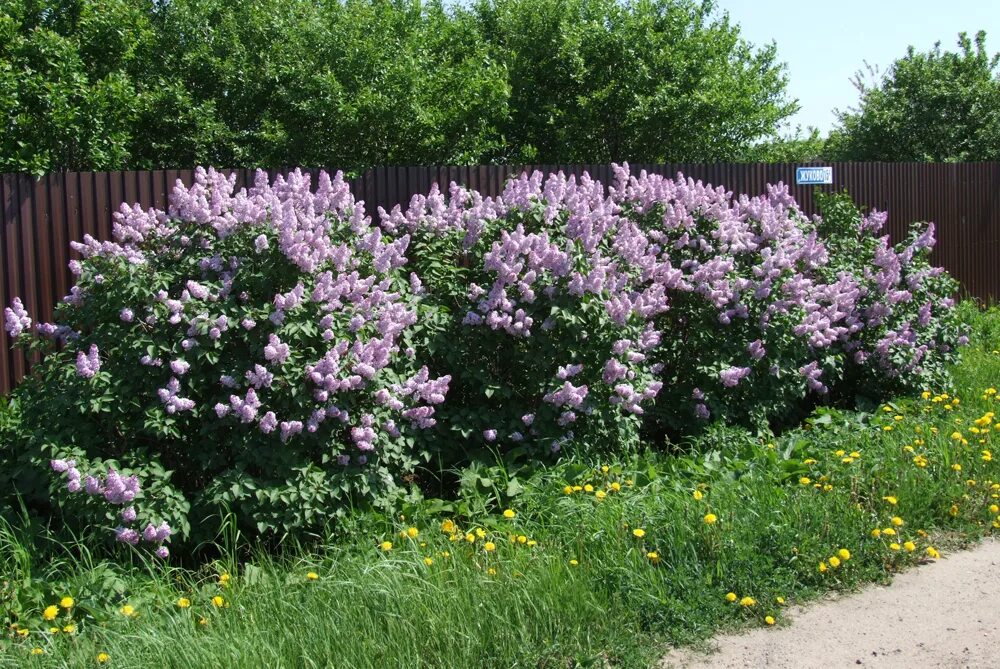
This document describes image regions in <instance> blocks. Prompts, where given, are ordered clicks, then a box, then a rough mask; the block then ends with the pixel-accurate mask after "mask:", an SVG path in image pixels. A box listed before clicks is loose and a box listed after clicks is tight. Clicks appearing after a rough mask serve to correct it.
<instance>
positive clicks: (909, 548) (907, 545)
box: [903, 541, 917, 553]
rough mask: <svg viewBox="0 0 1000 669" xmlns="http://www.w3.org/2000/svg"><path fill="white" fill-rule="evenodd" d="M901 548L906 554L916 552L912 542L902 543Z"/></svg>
mask: <svg viewBox="0 0 1000 669" xmlns="http://www.w3.org/2000/svg"><path fill="white" fill-rule="evenodd" d="M903 548H905V549H906V552H907V553H912V552H913V551H915V550H917V547H916V545H915V544H914V543H913V542H912V541H905V542H903Z"/></svg>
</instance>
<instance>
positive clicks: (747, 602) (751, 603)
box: [740, 596, 757, 608]
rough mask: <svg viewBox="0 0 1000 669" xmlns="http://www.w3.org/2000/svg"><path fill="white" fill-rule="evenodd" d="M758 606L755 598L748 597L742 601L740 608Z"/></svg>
mask: <svg viewBox="0 0 1000 669" xmlns="http://www.w3.org/2000/svg"><path fill="white" fill-rule="evenodd" d="M756 605H757V600H756V599H754V598H753V597H749V596H747V597H744V598H743V599H741V600H740V606H742V607H745V608H750V607H751V606H756Z"/></svg>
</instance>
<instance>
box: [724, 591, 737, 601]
mask: <svg viewBox="0 0 1000 669" xmlns="http://www.w3.org/2000/svg"><path fill="white" fill-rule="evenodd" d="M737 599H738V597H737V596H736V593H735V592H727V593H726V601H727V602H735V601H736V600H737Z"/></svg>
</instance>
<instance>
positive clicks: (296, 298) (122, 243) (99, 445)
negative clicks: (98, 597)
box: [7, 170, 449, 554]
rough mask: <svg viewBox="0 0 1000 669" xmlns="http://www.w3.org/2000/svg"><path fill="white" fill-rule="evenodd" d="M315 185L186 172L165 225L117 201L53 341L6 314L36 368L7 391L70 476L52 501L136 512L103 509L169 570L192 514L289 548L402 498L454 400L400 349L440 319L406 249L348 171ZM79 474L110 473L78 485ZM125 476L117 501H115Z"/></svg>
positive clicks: (44, 329)
mask: <svg viewBox="0 0 1000 669" xmlns="http://www.w3.org/2000/svg"><path fill="white" fill-rule="evenodd" d="M311 185H312V184H311V183H310V178H309V176H308V175H303V174H302V173H300V172H297V171H296V172H294V173H291V174H289V175H288V176H287V177H279V178H278V179H277V180H275V182H274V183H273V184H270V183H268V181H267V178H266V176H265V175H264V174H263V173H260V174H259V175H258V178H257V181H256V183H255V184H254V186H253V187H252V188H250V189H248V190H241V191H239V192H235V188H234V181H233V180H232V179H227V177H226V176H224V175H223V174H221V173H218V172H215V171H213V170H208V171H205V170H198V172H197V176H196V179H195V183H194V184H192V185H191V186H190V187H189V188H187V187H184V186H183V185H181V184H180V183H178V186H177V187H176V188H175V189H174V190H173V193H172V194H171V197H170V206H169V209H168V210H167V211H166V212H162V211H154V210H149V211H143V210H141V209H139V208H138V207H127V206H124V205H123V206H122V208H121V211H120V212H118V213H117V214H116V215H115V224H114V239H113V240H112V241H103V242H99V241H97V240H95V239H93V238H91V237H89V236H87V237H85V238H84V240H83V241H82V242H80V243H75V244H74V245H73V246H74V248H75V249H76V250H77V251H78V252H79V253H80V255H81V256H82V260H80V261H74V262H73V264H72V269H73V272H74V273H75V274H76V279H77V281H76V285H74V286H73V288H72V291H71V293H70V295H69V296H67V298H66V299H65V300H64V303H63V304H62V305H60V306H59V308H58V309H57V319H58V325H56V324H39V325H37V326H36V327H35V329H34V331H32V330H31V326H32V322H31V319H30V317H29V316H28V315H27V314H26V313H24V309H23V307H22V306H21V304H20V302H15V304H14V305H13V306H12V307H11V308H10V310H9V311H10V313H9V314H7V327H8V330H9V331H10V332H11V334H12V336H14V337H17V338H18V342H19V343H22V344H24V345H27V346H30V347H34V348H38V349H41V350H43V351H44V352H45V354H46V357H45V360H44V362H43V363H42V365H41V366H40V367H39V368H37V369H36V372H35V373H34V374H33V376H32V377H31V378H30V379H28V380H27V381H26V382H25V384H24V385H23V386H22V387H21V388H20V389H19V391H18V393H19V396H20V398H21V402H22V406H23V407H24V414H25V424H26V426H27V428H28V429H29V431H31V432H32V433H33V434H34V435H35V437H36V439H35V441H36V442H37V449H38V451H39V454H38V457H39V458H49V459H51V460H52V462H53V465H52V466H53V467H54V468H55V472H56V473H60V472H61V473H62V474H63V475H64V476H66V481H65V482H64V485H65V492H64V493H58V494H57V495H56V498H57V499H63V498H67V497H70V498H72V497H73V496H72V495H69V496H67V495H66V494H65V493H80V491H81V489H82V488H85V489H84V490H83V493H82V494H84V495H89V496H90V497H93V498H95V499H96V498H102V499H103V500H104V501H105V502H106V503H107V504H109V505H120V504H122V503H129V504H132V503H133V502H134V503H135V506H136V507H138V514H137V512H136V510H135V509H134V508H133V507H131V506H130V507H129V509H131V511H130V512H129V514H128V515H129V516H131V517H132V519H133V520H132V521H131V522H126V519H125V518H124V517H122V516H121V514H118V513H117V511H108V512H106V513H105V517H106V519H107V520H108V521H109V529H112V530H114V531H115V535H116V537H117V539H118V540H119V541H124V542H126V543H133V544H134V543H137V540H136V537H138V536H140V535H141V538H142V539H143V541H144V542H145V543H150V542H149V540H148V537H147V536H146V535H147V534H150V532H152V534H151V535H150V536H153V537H154V539H155V542H153V543H154V544H155V545H156V546H159V547H160V548H163V549H164V550H161V551H160V553H161V554H162V553H165V547H163V546H162V544H163V541H164V540H165V539H166V536H169V534H172V533H175V532H176V533H179V534H180V535H181V536H182V537H184V536H187V535H188V534H189V533H190V530H191V526H190V518H191V517H204V516H205V515H207V514H213V513H214V514H218V513H222V512H225V511H230V512H233V513H235V514H236V516H237V517H238V518H239V519H240V521H241V522H243V523H244V525H245V526H247V527H249V528H255V529H257V530H260V531H273V532H288V531H292V530H298V529H302V528H306V527H316V526H319V525H321V524H322V523H324V522H326V521H327V520H328V519H329V518H331V517H332V516H335V515H337V514H339V513H343V511H344V510H345V509H346V508H347V507H348V505H349V504H350V503H352V502H360V501H366V500H367V501H369V502H371V501H376V502H380V503H390V502H391V501H392V499H393V498H394V497H395V496H398V495H400V494H404V493H405V492H406V485H405V483H404V482H403V480H402V477H404V476H406V475H407V474H409V473H410V472H411V471H412V470H413V468H414V466H415V465H416V464H417V461H418V458H419V457H420V455H419V454H418V453H417V452H416V451H415V449H414V447H413V444H414V440H413V434H414V433H415V432H419V431H421V430H426V429H428V428H431V427H433V426H434V425H435V422H436V420H437V419H436V417H435V412H436V410H437V407H438V406H439V405H440V404H441V403H442V402H443V401H444V400H445V397H446V395H447V393H448V385H449V378H448V376H447V375H432V374H430V373H429V371H428V369H427V368H426V367H422V366H421V365H419V364H418V356H417V352H416V351H415V350H414V348H413V346H412V342H415V341H419V340H420V339H421V335H420V332H422V331H424V330H428V329H430V328H433V327H434V323H435V322H436V320H437V317H436V315H435V314H434V313H433V309H432V308H431V307H428V306H425V305H423V304H422V299H421V296H420V291H419V289H418V282H417V281H416V279H415V277H411V276H410V274H409V273H408V272H407V271H406V257H405V255H404V253H405V252H406V249H407V245H408V242H409V240H408V238H407V237H406V236H405V235H402V236H396V237H389V236H387V235H385V234H384V233H383V232H382V230H381V229H379V228H378V227H375V226H372V225H371V221H370V218H369V217H367V216H366V215H365V212H364V206H363V203H360V202H355V201H354V198H353V197H352V196H351V194H350V191H349V189H348V185H347V183H345V182H344V180H343V178H342V176H341V175H340V174H337V175H336V177H334V178H333V179H331V178H329V177H328V176H327V175H326V174H323V175H321V176H320V178H319V183H318V184H316V187H315V189H311ZM53 340H57V341H53ZM68 461H74V465H73V466H71V467H70V468H69V469H66V470H64V469H63V468H62V465H63V463H65V462H68ZM76 463H80V464H79V465H76ZM77 466H79V467H80V468H81V470H82V469H84V468H85V469H90V470H94V469H97V468H99V467H101V468H104V469H105V470H106V471H107V474H106V475H105V476H103V477H96V476H94V477H88V478H86V481H87V485H86V486H83V485H82V484H81V483H80V481H81V478H80V470H78V469H77ZM119 472H122V473H121V474H119ZM126 473H127V474H128V476H127V477H126V480H128V481H131V482H134V486H135V488H134V491H133V492H132V493H130V495H129V496H128V498H127V499H126V498H125V497H122V496H120V495H118V494H117V493H116V492H113V491H115V490H117V488H116V485H117V483H116V482H117V481H118V480H119V478H120V477H121V476H125V474H126ZM92 481H93V482H92ZM60 483H63V482H61V481H59V480H58V478H56V479H54V480H53V490H57V489H58V488H57V486H58V485H59V484H60ZM140 483H141V486H140ZM130 485H133V484H130ZM148 485H155V486H158V491H157V494H156V495H152V494H149V495H146V494H144V492H145V489H146V488H147V487H148ZM92 501H93V500H92ZM60 503H61V502H60ZM65 504H67V505H69V506H71V507H73V508H74V509H76V508H77V507H79V506H80V503H76V502H73V501H72V499H67V500H66V501H65ZM74 504H75V505H76V506H74ZM77 510H79V509H77ZM136 517H138V518H139V521H136V520H135V519H136ZM135 522H141V523H143V524H145V526H146V527H147V528H149V527H154V529H155V528H162V527H167V528H169V531H160V530H155V531H150V532H139V534H137V533H136V530H134V528H133V527H132V526H133V525H134V523H135ZM164 522H165V523H167V524H166V525H163V524H162V523H164ZM112 523H117V524H114V525H112ZM164 532H166V534H164Z"/></svg>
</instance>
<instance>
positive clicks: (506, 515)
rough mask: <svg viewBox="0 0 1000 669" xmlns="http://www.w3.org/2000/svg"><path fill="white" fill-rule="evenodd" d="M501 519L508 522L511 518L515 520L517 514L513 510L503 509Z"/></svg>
mask: <svg viewBox="0 0 1000 669" xmlns="http://www.w3.org/2000/svg"><path fill="white" fill-rule="evenodd" d="M503 517H504V518H506V519H507V520H510V519H511V518H516V517H517V513H516V512H515V511H514V510H513V509H504V511H503Z"/></svg>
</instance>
